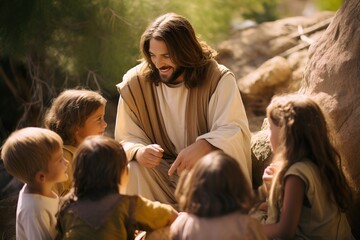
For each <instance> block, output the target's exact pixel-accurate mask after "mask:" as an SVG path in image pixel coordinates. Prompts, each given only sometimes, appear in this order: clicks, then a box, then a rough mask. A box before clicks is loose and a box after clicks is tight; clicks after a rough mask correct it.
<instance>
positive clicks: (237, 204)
mask: <svg viewBox="0 0 360 240" xmlns="http://www.w3.org/2000/svg"><path fill="white" fill-rule="evenodd" d="M175 195H176V197H177V199H178V202H179V207H180V209H181V210H182V211H185V212H188V213H192V214H195V215H197V216H199V217H217V216H221V215H225V214H228V213H232V212H234V211H241V212H243V213H248V211H249V210H250V208H251V205H252V203H253V202H252V201H253V194H252V190H251V187H250V184H249V182H248V181H247V179H246V177H245V175H244V173H243V171H242V170H241V168H240V165H239V164H238V162H237V161H236V160H235V159H233V158H232V157H230V156H229V155H227V154H225V153H224V152H223V151H220V150H219V151H215V152H212V153H210V154H208V155H206V156H204V157H203V158H201V159H200V160H199V161H198V162H197V163H196V164H195V165H194V167H193V168H192V169H191V170H190V171H189V172H188V173H185V174H183V175H181V177H180V180H179V183H178V186H177V188H176V191H175Z"/></svg>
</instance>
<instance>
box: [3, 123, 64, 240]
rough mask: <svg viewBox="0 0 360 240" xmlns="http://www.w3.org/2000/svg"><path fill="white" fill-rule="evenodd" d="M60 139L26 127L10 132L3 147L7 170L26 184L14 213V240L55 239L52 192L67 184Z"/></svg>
mask: <svg viewBox="0 0 360 240" xmlns="http://www.w3.org/2000/svg"><path fill="white" fill-rule="evenodd" d="M62 145H63V143H62V140H61V138H60V136H59V135H58V134H56V133H54V132H53V131H50V130H48V129H42V128H34V127H28V128H23V129H21V130H18V131H15V132H13V133H12V134H11V135H10V136H9V138H8V139H7V140H6V142H5V143H4V145H3V149H2V152H1V158H2V159H3V161H4V165H5V168H6V170H7V171H8V172H9V173H10V174H11V175H13V176H14V177H16V178H18V179H19V180H21V181H22V182H24V183H25V185H24V187H23V188H22V189H21V191H20V194H19V199H18V205H17V210H16V239H54V237H55V235H56V230H55V225H56V218H55V214H56V213H57V211H58V207H59V198H58V196H57V195H56V194H55V193H54V192H53V191H52V188H53V187H54V185H55V184H56V183H59V182H63V181H66V180H67V178H68V176H67V171H66V170H67V161H66V160H65V158H64V156H63V150H62Z"/></svg>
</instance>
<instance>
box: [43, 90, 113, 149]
mask: <svg viewBox="0 0 360 240" xmlns="http://www.w3.org/2000/svg"><path fill="white" fill-rule="evenodd" d="M105 105H106V99H105V98H104V97H103V96H101V94H99V93H98V92H95V91H92V90H86V89H68V90H64V91H63V92H61V93H60V94H59V96H58V97H57V98H56V99H55V100H54V102H53V103H52V105H51V107H50V109H49V110H48V112H47V113H46V116H45V120H44V125H45V127H46V128H48V129H50V130H52V131H54V132H56V133H58V134H59V135H60V136H61V138H62V139H63V141H64V144H67V145H74V144H75V131H76V129H77V128H78V127H82V126H83V125H84V124H85V121H86V119H87V118H88V117H89V116H90V115H91V114H92V113H93V112H95V111H96V110H97V109H98V108H99V107H100V106H105Z"/></svg>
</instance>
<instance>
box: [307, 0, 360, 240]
mask: <svg viewBox="0 0 360 240" xmlns="http://www.w3.org/2000/svg"><path fill="white" fill-rule="evenodd" d="M359 16H360V2H359V1H358V0H346V1H345V2H344V4H343V6H342V7H341V8H340V9H339V10H338V12H337V13H336V15H335V17H334V19H333V21H332V23H331V24H330V26H329V27H328V28H327V30H326V31H325V33H324V34H323V35H322V37H321V38H320V39H319V40H318V41H317V42H316V44H314V45H313V46H312V47H311V49H310V51H309V52H310V59H309V62H308V65H307V67H306V71H305V75H304V81H303V83H302V89H301V91H302V92H304V93H308V94H311V95H313V96H314V97H315V98H317V99H318V100H319V101H320V102H321V106H322V107H323V108H324V109H325V111H327V112H328V113H329V116H330V118H331V119H332V121H333V123H334V124H333V130H334V132H335V133H336V141H337V145H336V146H337V148H338V150H339V152H340V154H341V156H342V160H343V169H344V170H345V172H346V173H347V177H348V180H349V181H350V182H351V184H352V186H353V189H354V193H355V203H354V206H353V207H352V209H351V211H349V212H348V216H349V219H350V223H351V225H352V229H353V230H354V234H355V236H356V237H357V239H360V217H359V216H360V191H359V187H360V164H359V156H360V134H359V130H360V120H359V119H360V98H359V92H360V18H359Z"/></svg>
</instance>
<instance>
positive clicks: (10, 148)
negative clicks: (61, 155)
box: [1, 127, 63, 183]
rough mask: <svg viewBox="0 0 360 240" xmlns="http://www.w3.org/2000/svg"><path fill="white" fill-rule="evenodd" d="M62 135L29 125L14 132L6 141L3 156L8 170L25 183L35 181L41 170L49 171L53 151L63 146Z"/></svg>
mask: <svg viewBox="0 0 360 240" xmlns="http://www.w3.org/2000/svg"><path fill="white" fill-rule="evenodd" d="M62 145H63V142H62V139H61V137H60V136H59V135H58V134H56V133H55V132H53V131H51V130H48V129H45V128H37V127H27V128H23V129H20V130H17V131H15V132H13V133H12V134H11V135H10V136H9V137H8V139H7V140H6V141H5V143H4V145H3V148H2V151H1V158H2V159H3V161H4V165H5V168H6V170H7V171H8V172H9V173H10V174H11V175H13V176H14V177H16V178H18V179H19V180H20V181H22V182H25V183H32V182H34V179H35V175H36V173H37V172H39V171H47V170H48V163H49V161H50V160H51V158H52V156H53V153H54V152H55V151H56V150H59V149H61V148H62Z"/></svg>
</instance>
